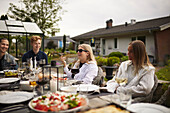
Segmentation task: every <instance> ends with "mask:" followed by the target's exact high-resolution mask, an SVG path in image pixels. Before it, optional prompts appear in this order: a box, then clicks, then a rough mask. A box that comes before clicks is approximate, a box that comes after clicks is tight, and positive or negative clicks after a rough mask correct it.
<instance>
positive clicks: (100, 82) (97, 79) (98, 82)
mask: <svg viewBox="0 0 170 113" xmlns="http://www.w3.org/2000/svg"><path fill="white" fill-rule="evenodd" d="M103 82H104V74H103V70H102V68H101V67H98V74H97V76H96V77H95V78H94V79H93V81H92V84H94V85H98V86H102V85H103Z"/></svg>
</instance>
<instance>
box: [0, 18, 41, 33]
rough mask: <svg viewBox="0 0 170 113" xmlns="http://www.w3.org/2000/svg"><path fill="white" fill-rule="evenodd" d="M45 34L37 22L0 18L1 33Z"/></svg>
mask: <svg viewBox="0 0 170 113" xmlns="http://www.w3.org/2000/svg"><path fill="white" fill-rule="evenodd" d="M8 33H9V34H43V32H42V31H41V29H40V28H39V27H38V25H37V24H36V23H33V22H21V21H15V20H0V34H8Z"/></svg>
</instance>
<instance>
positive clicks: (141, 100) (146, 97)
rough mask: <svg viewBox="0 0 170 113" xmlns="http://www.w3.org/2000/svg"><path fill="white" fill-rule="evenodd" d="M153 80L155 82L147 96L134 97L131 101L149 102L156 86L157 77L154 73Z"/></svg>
mask: <svg viewBox="0 0 170 113" xmlns="http://www.w3.org/2000/svg"><path fill="white" fill-rule="evenodd" d="M154 81H155V83H154V86H153V88H152V90H151V92H150V93H149V94H148V95H147V96H144V97H137V98H134V99H133V101H132V103H138V102H146V103H151V102H152V97H153V94H154V92H155V90H156V88H157V86H158V78H157V76H156V75H154Z"/></svg>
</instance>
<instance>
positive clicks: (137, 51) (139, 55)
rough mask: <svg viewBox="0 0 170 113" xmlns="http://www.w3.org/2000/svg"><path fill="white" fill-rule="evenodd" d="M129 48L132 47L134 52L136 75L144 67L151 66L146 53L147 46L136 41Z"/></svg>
mask: <svg viewBox="0 0 170 113" xmlns="http://www.w3.org/2000/svg"><path fill="white" fill-rule="evenodd" d="M129 46H132V49H133V50H132V52H133V55H134V59H133V65H134V67H135V74H137V73H138V71H139V70H140V69H141V68H143V67H144V65H146V66H149V65H151V66H152V64H151V63H150V61H149V57H148V55H147V53H146V48H145V44H144V43H143V42H142V41H140V40H135V41H133V42H131V43H130V44H129Z"/></svg>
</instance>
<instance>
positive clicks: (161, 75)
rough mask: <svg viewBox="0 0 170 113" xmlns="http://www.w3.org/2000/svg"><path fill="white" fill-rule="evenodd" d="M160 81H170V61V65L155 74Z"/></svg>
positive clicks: (169, 63)
mask: <svg viewBox="0 0 170 113" xmlns="http://www.w3.org/2000/svg"><path fill="white" fill-rule="evenodd" d="M155 74H156V75H157V77H158V79H160V80H167V81H170V76H169V75H170V60H168V64H167V65H166V66H165V67H164V68H162V69H160V70H159V71H158V72H156V73H155Z"/></svg>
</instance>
